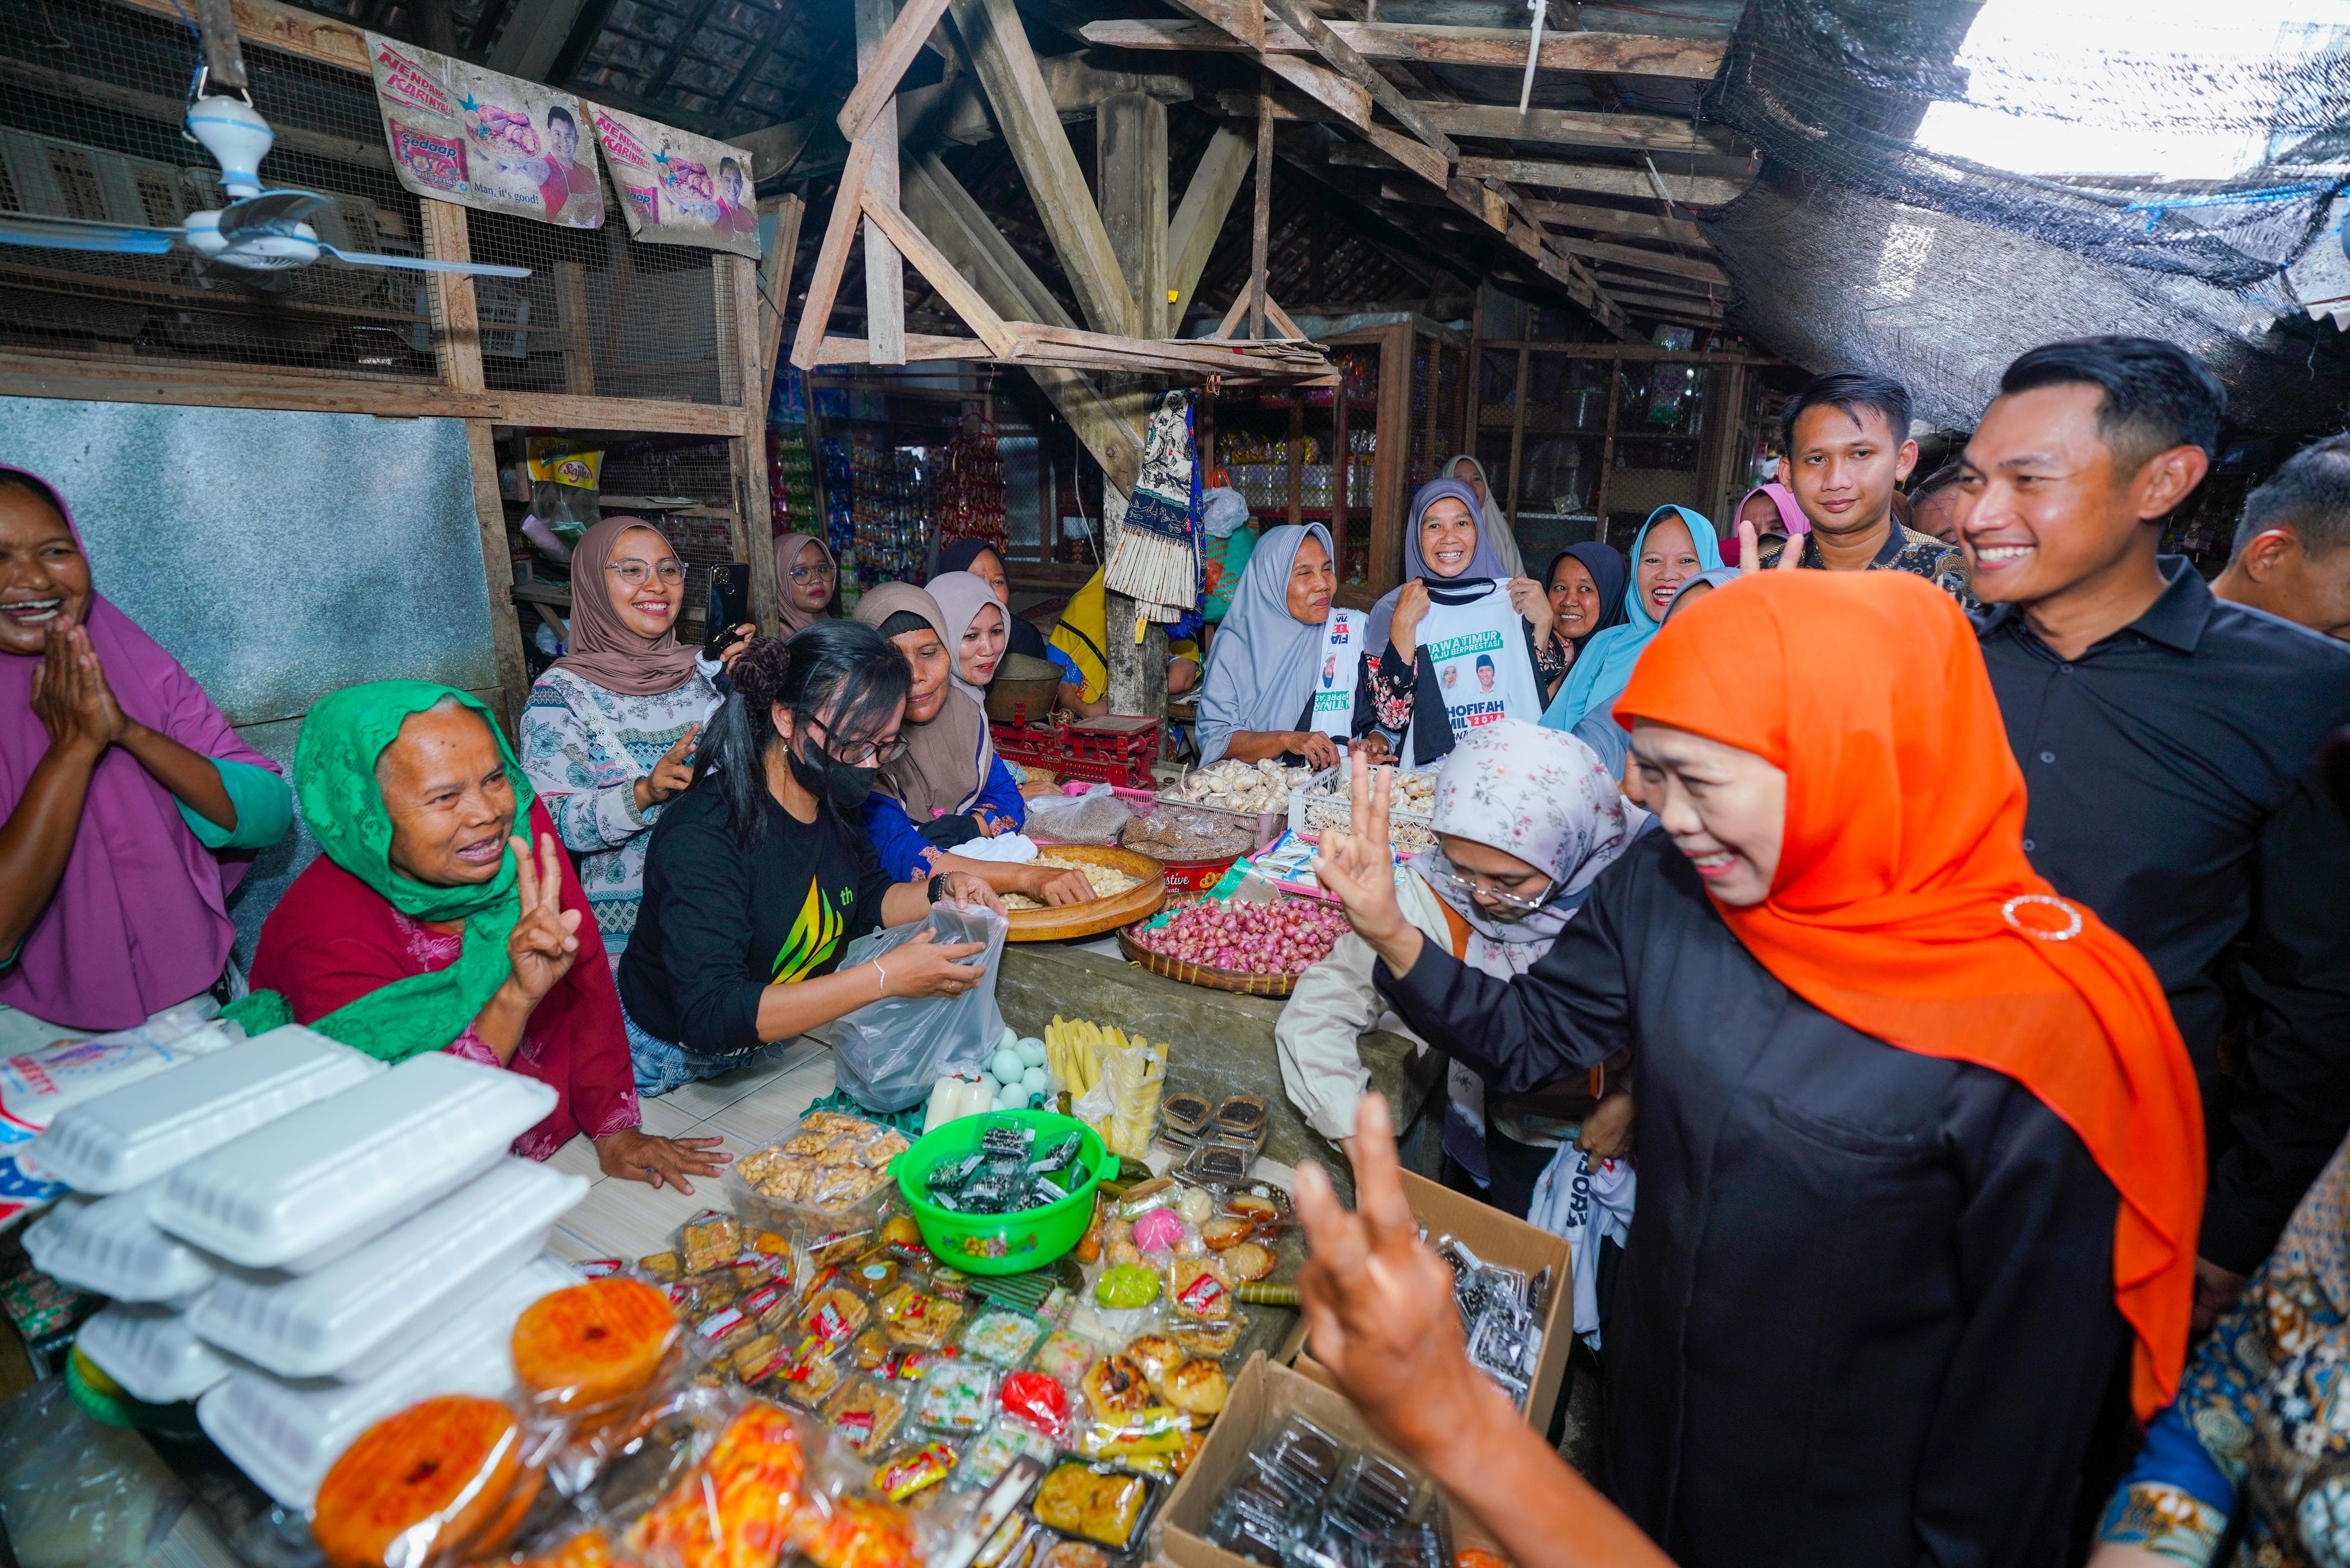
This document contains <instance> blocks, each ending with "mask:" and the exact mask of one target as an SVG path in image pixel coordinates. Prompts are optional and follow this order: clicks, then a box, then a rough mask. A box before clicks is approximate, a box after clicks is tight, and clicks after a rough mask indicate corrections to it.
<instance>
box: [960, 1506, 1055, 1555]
mask: <svg viewBox="0 0 2350 1568" xmlns="http://www.w3.org/2000/svg"><path fill="white" fill-rule="evenodd" d="M1059 1539H1060V1537H1058V1536H1056V1535H1055V1534H1054V1533H1053V1532H1051V1531H1049V1530H1047V1529H1045V1527H1044V1526H1043V1525H1041V1524H1039V1523H1037V1522H1036V1521H1035V1517H1034V1516H1033V1515H1030V1514H1025V1513H1014V1515H1013V1516H1012V1517H1011V1518H1009V1519H1007V1520H1005V1521H1003V1524H1002V1525H1001V1526H999V1527H998V1528H997V1530H996V1532H995V1533H994V1534H993V1535H991V1536H989V1537H988V1538H987V1540H986V1542H984V1543H983V1544H982V1545H981V1547H980V1549H979V1552H978V1554H977V1555H976V1556H974V1557H972V1560H971V1568H1036V1565H1037V1564H1038V1563H1042V1562H1043V1561H1044V1560H1045V1552H1046V1551H1047V1550H1049V1549H1050V1547H1051V1545H1052V1543H1053V1542H1055V1541H1057V1540H1059Z"/></svg>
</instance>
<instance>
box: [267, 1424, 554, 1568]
mask: <svg viewBox="0 0 2350 1568" xmlns="http://www.w3.org/2000/svg"><path fill="white" fill-rule="evenodd" d="M524 1449H525V1442H524V1438H523V1433H522V1428H521V1423H520V1422H519V1421H518V1420H516V1419H515V1414H514V1412H513V1411H511V1410H509V1409H508V1408H507V1407H505V1406H504V1405H502V1404H500V1403H498V1402H497V1401H495V1400H494V1399H478V1398H474V1397H472V1396H470V1395H459V1394H447V1395H442V1396H441V1397H437V1398H432V1399H426V1400H423V1401H421V1403H418V1404H415V1405H411V1406H410V1407H408V1408H407V1409H405V1410H402V1411H400V1413H399V1414H397V1415H394V1416H390V1417H385V1418H384V1419H383V1420H380V1421H379V1422H377V1423H376V1424H375V1425H374V1426H372V1427H369V1428H368V1429H367V1430H366V1431H364V1432H362V1433H360V1434H359V1437H358V1438H356V1439H354V1440H353V1442H352V1443H351V1445H350V1447H349V1448H348V1449H344V1450H343V1453H342V1455H341V1457H340V1458H338V1459H336V1460H335V1462H334V1465H333V1467H332V1468H331V1469H328V1471H327V1474H326V1478H325V1479H324V1480H321V1481H320V1482H319V1483H318V1494H317V1513H316V1517H315V1518H314V1519H313V1521H312V1523H311V1532H312V1534H313V1535H314V1536H315V1537H316V1539H317V1544H318V1549H319V1551H320V1552H323V1553H324V1554H325V1556H326V1559H327V1562H328V1564H329V1568H397V1565H398V1564H400V1563H407V1562H409V1561H411V1560H413V1561H418V1562H421V1561H426V1560H428V1559H438V1558H441V1557H442V1556H444V1555H446V1556H450V1557H452V1558H454V1557H460V1556H463V1557H473V1556H481V1557H486V1556H491V1555H494V1554H495V1553H496V1552H500V1551H502V1550H504V1546H505V1543H506V1539H507V1537H509V1536H511V1535H512V1534H513V1533H514V1532H515V1527H516V1526H518V1525H519V1524H521V1522H522V1519H523V1515H524V1513H525V1511H527V1510H528V1509H529V1507H530V1504H531V1502H532V1501H533V1500H534V1499H535V1498H536V1496H537V1494H538V1489H539V1485H540V1483H541V1481H542V1480H543V1479H544V1472H542V1471H540V1470H538V1469H533V1468H531V1467H530V1466H528V1465H526V1464H525V1462H524ZM411 1553H412V1554H413V1557H412V1559H411Z"/></svg>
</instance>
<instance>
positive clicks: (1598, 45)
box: [1079, 0, 1729, 81]
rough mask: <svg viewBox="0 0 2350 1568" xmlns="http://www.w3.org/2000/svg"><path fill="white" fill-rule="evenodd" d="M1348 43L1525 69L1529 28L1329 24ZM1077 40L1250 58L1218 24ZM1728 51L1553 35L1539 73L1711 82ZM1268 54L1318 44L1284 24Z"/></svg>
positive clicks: (1101, 30) (1234, 5) (1095, 31)
mask: <svg viewBox="0 0 2350 1568" xmlns="http://www.w3.org/2000/svg"><path fill="white" fill-rule="evenodd" d="M1184 8H1185V9H1186V10H1189V11H1191V12H1192V13H1193V15H1194V16H1195V17H1200V16H1207V15H1208V14H1209V12H1210V11H1211V9H1212V10H1214V11H1216V12H1218V13H1219V14H1221V13H1223V12H1230V13H1232V14H1233V16H1232V19H1233V21H1234V22H1235V23H1238V24H1240V25H1243V26H1245V20H1244V18H1243V16H1242V15H1241V14H1242V13H1244V12H1249V11H1253V10H1254V9H1255V7H1254V6H1253V5H1248V4H1246V0H1212V4H1211V0H1191V3H1189V4H1186V5H1185V6H1184ZM1326 26H1328V27H1329V29H1330V31H1331V32H1332V33H1334V34H1335V35H1336V36H1337V37H1338V38H1339V39H1340V41H1342V42H1343V43H1345V44H1347V46H1348V47H1351V48H1352V49H1354V51H1355V52H1356V53H1357V54H1358V55H1360V56H1362V57H1364V58H1365V59H1370V60H1418V61H1420V62H1422V63H1423V64H1427V65H1437V66H1501V67H1507V68H1510V69H1513V70H1517V69H1523V67H1524V66H1525V63H1526V30H1525V29H1524V28H1523V27H1434V26H1417V25H1412V24H1405V23H1394V22H1342V21H1333V22H1329V23H1327V24H1326ZM1079 35H1080V36H1082V37H1083V38H1084V39H1085V40H1086V42H1087V43H1089V44H1101V45H1105V46H1107V47H1113V48H1120V49H1160V50H1165V49H1181V50H1191V49H1207V50H1216V51H1221V52H1223V53H1235V52H1239V53H1245V52H1248V48H1249V47H1248V46H1247V45H1246V44H1243V43H1242V42H1241V41H1240V38H1239V37H1238V36H1236V35H1235V34H1234V33H1233V32H1232V31H1230V30H1228V29H1227V28H1226V27H1225V26H1222V25H1220V24H1219V23H1217V22H1213V21H1202V20H1196V19H1195V20H1192V21H1157V20H1150V19H1139V20H1130V21H1129V20H1118V21H1101V22H1088V23H1087V24H1086V25H1085V26H1084V27H1082V28H1080V29H1079ZM1728 47H1729V46H1728V45H1727V44H1726V43H1723V42H1721V41H1719V40H1714V39H1707V38H1665V37H1654V36H1648V35H1645V34H1638V33H1554V32H1545V33H1544V35H1543V43H1542V58H1541V61H1540V63H1539V68H1540V69H1543V70H1547V71H1601V72H1614V73H1617V74H1619V75H1624V76H1651V77H1674V78H1681V79H1684V80H1690V81H1711V80H1712V79H1713V78H1714V77H1715V75H1716V74H1717V73H1718V72H1720V70H1721V58H1722V55H1723V54H1724V53H1725V52H1726V50H1727V49H1728ZM1264 51H1265V53H1267V54H1284V55H1308V54H1315V53H1317V52H1318V51H1317V50H1316V49H1315V47H1314V45H1313V43H1312V42H1311V41H1310V40H1309V39H1308V38H1307V37H1306V36H1305V35H1304V34H1303V33H1301V32H1299V31H1298V30H1297V29H1296V28H1295V27H1293V26H1289V25H1288V24H1287V23H1286V22H1285V21H1275V20H1273V19H1270V18H1268V19H1267V20H1266V22H1265V24H1264Z"/></svg>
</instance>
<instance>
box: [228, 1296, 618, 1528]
mask: <svg viewBox="0 0 2350 1568" xmlns="http://www.w3.org/2000/svg"><path fill="white" fill-rule="evenodd" d="M578 1282H579V1276H578V1275H577V1274H576V1273H574V1272H571V1271H570V1270H569V1269H567V1268H565V1267H564V1266H563V1265H562V1264H561V1263H558V1262H556V1261H555V1260H554V1259H552V1258H548V1257H544V1256H542V1257H538V1258H535V1259H533V1260H532V1261H531V1262H528V1263H526V1264H525V1265H524V1266H523V1268H522V1269H521V1270H520V1272H516V1273H513V1274H509V1275H507V1276H506V1277H505V1278H504V1279H503V1280H501V1281H499V1282H497V1283H495V1284H494V1285H492V1286H490V1287H489V1288H488V1289H487V1290H486V1291H484V1293H482V1294H481V1295H480V1297H479V1298H478V1299H477V1300H475V1301H474V1303H473V1304H472V1305H471V1306H468V1307H467V1308H466V1309H465V1310H464V1311H463V1312H462V1313H460V1314H457V1315H456V1316H455V1317H453V1318H446V1319H443V1320H442V1321H441V1322H440V1323H439V1324H436V1325H435V1328H434V1332H433V1333H432V1334H431V1335H430V1336H428V1337H425V1338H423V1339H421V1340H420V1341H419V1342H418V1343H416V1344H415V1345H412V1346H411V1348H410V1349H409V1350H408V1351H407V1352H406V1353H405V1354H402V1355H390V1356H384V1357H380V1358H378V1359H376V1360H375V1361H374V1362H373V1363H372V1364H371V1369H370V1370H369V1374H368V1376H366V1377H365V1378H364V1379H362V1380H360V1381H358V1382H353V1383H336V1382H305V1383H288V1382H286V1381H284V1380H283V1379H280V1378H276V1377H272V1376H269V1374H267V1373H265V1372H259V1371H255V1370H253V1369H251V1368H249V1367H248V1368H240V1369H239V1370H237V1371H236V1372H235V1373H234V1376H231V1377H230V1378H229V1379H228V1380H227V1381H226V1382H224V1383H223V1384H221V1385H220V1386H218V1387H216V1388H214V1389H213V1391H212V1392H211V1393H209V1394H206V1395H205V1396H204V1397H203V1398H202V1399H200V1400H198V1401H197V1402H196V1420H197V1423H198V1424H199V1425H201V1426H202V1427H203V1429H204V1432H205V1435H206V1436H208V1437H210V1438H212V1440H213V1442H215V1443H217V1444H219V1445H220V1449H221V1451H222V1452H223V1453H224V1454H226V1455H227V1456H228V1457H229V1459H231V1460H232V1461H234V1463H235V1465H236V1467H237V1469H241V1470H243V1471H244V1473H245V1474H246V1475H247V1476H250V1477H251V1478H252V1479H253V1481H254V1483H255V1485H256V1486H258V1487H260V1488H261V1490H264V1491H265V1492H267V1493H268V1494H269V1495H270V1496H271V1497H273V1498H275V1499H276V1500H277V1501H279V1502H281V1503H283V1504H285V1505H286V1507H288V1508H298V1509H307V1508H308V1507H309V1506H310V1503H311V1501H312V1500H313V1498H315V1497H316V1496H317V1490H318V1482H319V1480H321V1479H322V1478H323V1477H324V1476H325V1475H326V1473H327V1469H328V1467H329V1466H331V1465H332V1464H333V1463H334V1462H335V1460H336V1459H337V1457H338V1456H339V1455H340V1454H341V1453H342V1451H343V1450H344V1449H347V1448H348V1447H349V1446H350V1444H351V1439H352V1438H356V1437H358V1436H359V1434H360V1433H361V1432H363V1431H365V1430H367V1428H369V1427H371V1426H373V1425H374V1424H375V1423H376V1422H378V1421H380V1420H381V1419H383V1417H386V1416H389V1415H390V1414H391V1413H392V1412H394V1411H395V1410H404V1409H406V1408H407V1407H409V1406H411V1405H413V1404H415V1403H416V1402H417V1401H418V1400H420V1399H429V1398H431V1397H432V1396H434V1395H436V1394H475V1395H480V1396H482V1397H484V1398H492V1399H494V1398H500V1397H504V1396H505V1395H506V1394H508V1393H509V1392H510V1391H512V1389H513V1387H514V1381H515V1376H514V1355H513V1350H512V1347H511V1345H512V1339H513V1335H514V1325H515V1319H516V1318H518V1317H520V1316H521V1315H522V1313H523V1309H524V1308H525V1307H526V1306H528V1305H530V1303H533V1302H535V1301H536V1300H537V1299H538V1298H539V1297H541V1296H543V1295H546V1294H548V1293H551V1292H554V1291H559V1290H561V1289H563V1288H564V1287H565V1286H567V1285H576V1284H577V1283H578Z"/></svg>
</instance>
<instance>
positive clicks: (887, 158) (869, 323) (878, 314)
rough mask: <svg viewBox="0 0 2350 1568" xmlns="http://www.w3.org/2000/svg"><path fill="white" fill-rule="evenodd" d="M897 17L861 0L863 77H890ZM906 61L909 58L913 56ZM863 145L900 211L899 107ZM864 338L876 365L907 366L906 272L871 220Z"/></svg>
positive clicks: (879, 115) (891, 3)
mask: <svg viewBox="0 0 2350 1568" xmlns="http://www.w3.org/2000/svg"><path fill="white" fill-rule="evenodd" d="M897 15H898V7H897V4H896V0H857V69H858V75H859V77H860V78H861V77H862V76H863V75H864V74H865V73H866V72H867V70H868V68H870V69H873V70H874V71H875V72H876V74H877V75H879V74H886V72H885V70H884V67H881V66H880V65H878V64H877V59H878V57H879V55H880V54H881V52H882V51H881V46H882V44H883V42H884V40H885V39H886V38H888V36H889V31H890V24H891V23H892V22H894V21H896V20H897ZM911 57H912V56H911V54H909V55H908V58H911ZM904 70H905V67H904V66H903V65H900V66H899V67H898V73H899V74H900V75H902V74H903V73H904ZM858 143H859V144H860V145H862V146H867V147H870V148H872V149H873V167H872V168H871V169H870V170H869V171H867V173H866V176H865V186H866V189H868V190H869V191H871V192H873V193H874V194H875V195H877V196H879V197H880V198H881V199H882V200H883V201H885V202H889V204H890V205H891V206H893V207H894V206H896V205H897V203H898V107H897V105H896V103H894V102H889V103H884V104H881V105H879V106H878V107H877V108H876V109H875V110H874V111H873V113H872V116H871V118H870V119H869V120H868V122H867V128H866V130H865V134H864V135H862V136H860V137H859V138H858ZM865 338H866V341H867V342H868V343H870V344H872V345H873V348H872V356H873V363H874V364H876V365H902V364H904V363H905V362H906V269H905V267H904V265H902V264H901V263H900V261H899V254H898V247H897V246H896V245H894V244H891V243H890V241H889V235H888V234H884V233H883V232H882V231H881V230H880V228H879V226H878V225H877V224H875V223H873V222H872V221H871V220H870V219H868V220H867V222H866V224H865Z"/></svg>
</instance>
